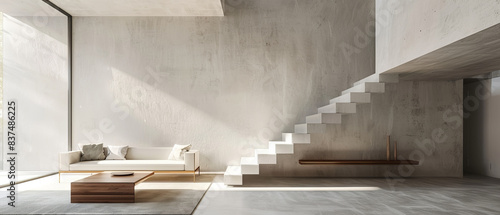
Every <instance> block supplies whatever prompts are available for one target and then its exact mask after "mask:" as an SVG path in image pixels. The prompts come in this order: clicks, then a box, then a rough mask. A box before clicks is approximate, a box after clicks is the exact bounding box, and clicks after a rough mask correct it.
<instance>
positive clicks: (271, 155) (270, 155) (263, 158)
mask: <svg viewBox="0 0 500 215" xmlns="http://www.w3.org/2000/svg"><path fill="white" fill-rule="evenodd" d="M255 157H257V162H258V163H259V164H276V153H275V152H273V151H271V150H270V149H255Z"/></svg>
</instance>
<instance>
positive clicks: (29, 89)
mask: <svg viewBox="0 0 500 215" xmlns="http://www.w3.org/2000/svg"><path fill="white" fill-rule="evenodd" d="M3 21H4V23H3V33H4V34H3V35H4V38H3V39H4V43H3V44H4V46H3V48H4V49H3V54H4V55H3V57H4V59H3V61H4V65H3V66H4V70H3V71H4V74H3V75H4V76H3V92H4V97H3V104H5V105H4V106H3V113H4V114H3V116H4V117H6V116H7V114H5V113H7V105H6V104H7V101H9V100H11V99H15V100H16V101H17V109H16V115H17V116H16V119H17V126H16V140H17V152H18V157H17V159H18V162H17V165H18V166H17V167H18V170H52V171H57V170H58V167H59V165H58V164H59V156H58V153H59V152H63V151H67V148H68V45H67V44H68V42H67V18H66V17H62V16H61V17H52V16H50V17H49V16H36V17H34V16H30V17H10V16H6V15H5V14H4V18H3ZM7 122H8V121H7V120H6V118H4V119H3V123H4V126H3V129H4V134H5V133H6V132H5V131H6V129H7ZM3 143H4V144H3V147H4V150H6V149H7V144H5V143H7V136H6V135H3ZM5 160H6V159H4V161H5ZM4 165H5V163H4Z"/></svg>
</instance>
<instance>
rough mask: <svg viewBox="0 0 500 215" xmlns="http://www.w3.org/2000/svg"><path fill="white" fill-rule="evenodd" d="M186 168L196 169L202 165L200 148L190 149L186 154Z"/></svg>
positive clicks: (188, 169)
mask: <svg viewBox="0 0 500 215" xmlns="http://www.w3.org/2000/svg"><path fill="white" fill-rule="evenodd" d="M184 162H185V164H184V170H186V171H194V170H196V169H197V168H198V167H200V152H199V151H198V150H189V151H188V152H186V154H185V155H184Z"/></svg>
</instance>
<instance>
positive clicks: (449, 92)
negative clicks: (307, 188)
mask: <svg viewBox="0 0 500 215" xmlns="http://www.w3.org/2000/svg"><path fill="white" fill-rule="evenodd" d="M461 107H462V81H456V82H454V81H441V82H409V81H404V82H400V83H399V84H390V85H386V93H384V94H372V103H371V104H364V105H358V106H357V113H356V114H353V115H345V116H343V118H342V125H329V126H328V128H327V132H326V134H313V135H312V136H311V141H312V143H311V144H310V145H306V144H304V145H295V146H296V147H295V148H294V150H295V154H293V155H280V156H279V158H278V165H261V167H260V171H261V174H263V175H275V176H276V175H281V176H304V177H305V176H335V177H385V176H388V177H395V176H402V177H461V176H462V172H463V171H462V169H463V165H462V153H463V151H462V145H463V140H462V139H463V138H462V129H463V126H462V111H461ZM387 135H391V139H392V140H393V141H397V142H398V159H400V160H406V159H412V160H419V161H420V165H419V166H415V167H411V166H410V167H407V166H352V165H333V166H301V165H299V164H298V160H300V159H306V160H315V159H327V160H328V159H334V160H336V159H338V160H383V159H386V137H387ZM391 144H394V143H391ZM392 153H393V148H392V146H391V157H393V155H392Z"/></svg>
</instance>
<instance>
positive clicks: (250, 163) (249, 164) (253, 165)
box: [240, 157, 259, 175]
mask: <svg viewBox="0 0 500 215" xmlns="http://www.w3.org/2000/svg"><path fill="white" fill-rule="evenodd" d="M240 165H241V174H244V175H258V174H259V162H257V158H256V157H242V158H241V162H240Z"/></svg>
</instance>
